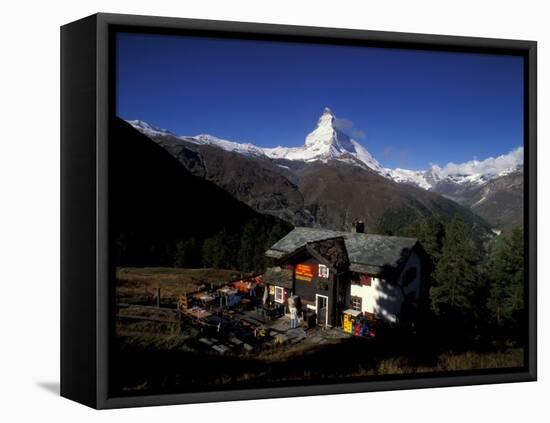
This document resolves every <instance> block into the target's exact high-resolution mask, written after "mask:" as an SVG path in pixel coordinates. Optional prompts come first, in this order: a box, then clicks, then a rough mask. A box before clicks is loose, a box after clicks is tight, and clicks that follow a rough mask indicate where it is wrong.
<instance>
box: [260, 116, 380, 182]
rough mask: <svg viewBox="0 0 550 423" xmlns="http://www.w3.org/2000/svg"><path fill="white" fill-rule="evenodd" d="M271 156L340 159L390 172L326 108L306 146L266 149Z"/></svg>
mask: <svg viewBox="0 0 550 423" xmlns="http://www.w3.org/2000/svg"><path fill="white" fill-rule="evenodd" d="M263 150H264V153H265V154H266V155H267V156H268V157H270V158H272V159H287V160H301V161H306V162H313V161H318V160H320V161H328V160H340V161H346V162H351V163H354V164H357V165H362V166H366V167H368V168H370V169H372V170H374V171H376V172H379V173H387V172H386V170H385V169H384V168H383V167H382V166H381V165H380V163H378V161H377V160H376V159H375V158H374V157H373V156H372V155H371V154H370V153H369V152H368V151H367V149H366V148H364V147H363V146H362V145H361V144H359V143H358V142H357V141H355V140H354V139H352V138H351V137H350V136H348V135H347V134H346V133H345V132H344V131H342V130H341V129H340V128H338V125H337V118H336V116H335V115H334V113H333V112H332V111H331V110H330V109H329V108H328V107H325V109H324V110H323V113H322V114H321V116H320V117H319V120H318V121H317V126H316V127H315V129H314V130H313V131H312V132H310V133H309V134H308V135H307V136H306V139H305V143H304V146H303V147H294V148H288V147H275V148H264V149H263Z"/></svg>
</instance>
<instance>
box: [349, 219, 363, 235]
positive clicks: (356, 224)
mask: <svg viewBox="0 0 550 423" xmlns="http://www.w3.org/2000/svg"><path fill="white" fill-rule="evenodd" d="M351 231H352V232H355V233H358V234H364V233H365V222H363V221H362V220H359V219H354V220H353V223H352V224H351Z"/></svg>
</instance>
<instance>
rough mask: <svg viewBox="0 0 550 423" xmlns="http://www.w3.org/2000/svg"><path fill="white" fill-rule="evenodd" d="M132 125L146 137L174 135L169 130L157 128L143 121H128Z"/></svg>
mask: <svg viewBox="0 0 550 423" xmlns="http://www.w3.org/2000/svg"><path fill="white" fill-rule="evenodd" d="M126 122H128V123H129V124H130V125H132V126H133V127H134V128H136V129H137V130H138V131H139V132H142V133H144V134H146V135H150V136H155V135H172V136H174V134H173V133H171V132H170V131H168V130H167V129H162V128H157V127H156V126H152V125H149V124H148V123H147V122H144V121H142V120H127V121H126Z"/></svg>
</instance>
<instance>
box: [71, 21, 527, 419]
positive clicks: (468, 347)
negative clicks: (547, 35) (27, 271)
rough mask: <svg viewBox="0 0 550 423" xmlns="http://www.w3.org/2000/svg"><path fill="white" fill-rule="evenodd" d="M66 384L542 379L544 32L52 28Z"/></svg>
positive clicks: (135, 395) (201, 388)
mask: <svg viewBox="0 0 550 423" xmlns="http://www.w3.org/2000/svg"><path fill="white" fill-rule="evenodd" d="M61 54H62V60H61V70H62V74H61V100H62V106H61V119H62V122H61V128H62V137H61V155H62V161H61V163H62V168H61V170H62V174H61V189H62V201H61V219H62V232H61V240H62V251H61V253H62V256H61V260H62V262H61V264H62V276H61V394H62V395H63V396H65V397H67V398H70V399H73V400H75V401H78V402H81V403H83V404H86V405H89V406H92V407H96V408H116V407H128V406H143V405H156V404H174V403H189V402H205V401H222V400H238V399H254V398H272V397H284V396H298V395H315V394H331V393H344V392H365V391H373V390H392V389H411V388H425V387H436V386H456V385H469V384H483V383H501V382H521V381H533V380H535V379H536V262H535V260H536V43H535V42H532V41H517V40H500V39H483V38H467V37H450V36H436V35H420V34H404V33H389V32H373V31H356V30H343V29H330V28H313V27H296V26H280V25H265V24H252V23H239V22H216V21H203V20H189V19H174V18H159V17H146V16H129V15H112V14H97V15H93V16H90V17H87V18H84V19H82V20H79V21H76V22H73V23H70V24H67V25H66V26H64V27H62V29H61Z"/></svg>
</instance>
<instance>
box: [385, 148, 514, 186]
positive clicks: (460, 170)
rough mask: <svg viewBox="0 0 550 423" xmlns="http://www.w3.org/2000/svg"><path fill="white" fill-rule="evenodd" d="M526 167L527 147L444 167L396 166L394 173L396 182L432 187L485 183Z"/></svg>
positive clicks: (392, 174)
mask: <svg viewBox="0 0 550 423" xmlns="http://www.w3.org/2000/svg"><path fill="white" fill-rule="evenodd" d="M522 166H523V147H517V148H515V149H514V150H512V151H510V152H509V153H507V154H502V155H500V156H498V157H489V158H487V159H485V160H475V159H474V160H470V161H468V162H465V163H460V164H456V163H448V164H447V165H445V166H443V167H440V166H438V165H432V166H431V167H430V168H429V169H428V170H426V171H411V170H406V169H393V170H391V176H392V178H393V179H394V180H395V181H396V182H402V183H409V184H413V185H417V186H419V187H421V188H424V189H432V188H434V187H435V186H436V185H437V184H440V183H447V184H455V185H482V184H484V183H486V182H488V181H490V180H492V179H495V178H498V177H501V176H504V175H507V174H510V173H512V172H516V171H518V170H520V169H521V167H522Z"/></svg>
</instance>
